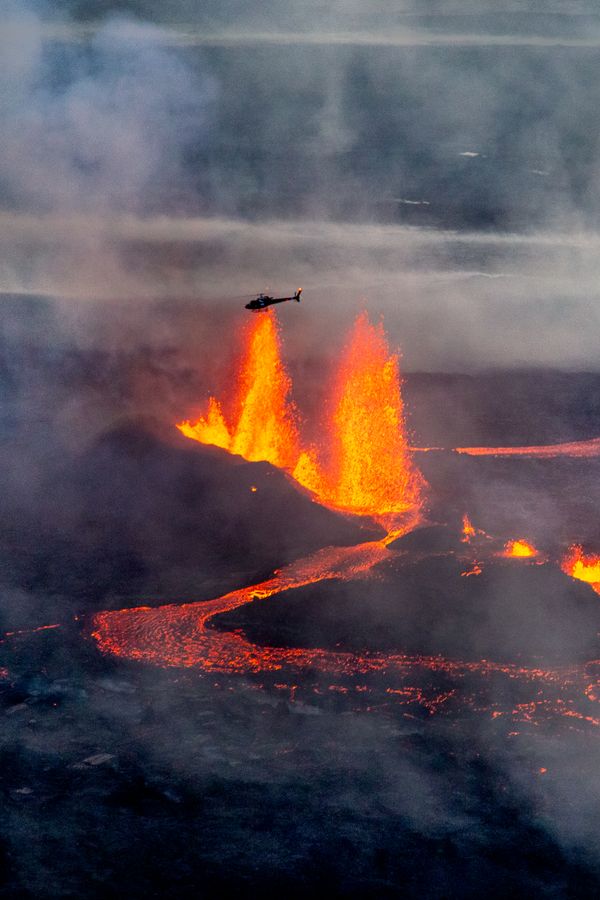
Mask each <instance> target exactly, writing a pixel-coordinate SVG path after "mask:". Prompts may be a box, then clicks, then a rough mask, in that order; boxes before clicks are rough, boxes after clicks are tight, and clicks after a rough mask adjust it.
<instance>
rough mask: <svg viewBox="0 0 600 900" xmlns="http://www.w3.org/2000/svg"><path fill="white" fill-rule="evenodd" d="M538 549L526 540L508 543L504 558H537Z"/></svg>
mask: <svg viewBox="0 0 600 900" xmlns="http://www.w3.org/2000/svg"><path fill="white" fill-rule="evenodd" d="M537 555H538V551H537V550H536V548H535V547H534V546H533V545H532V544H530V543H529V542H528V541H525V540H522V539H521V540H517V541H507V542H506V544H505V545H504V550H503V551H502V556H508V557H531V556H537Z"/></svg>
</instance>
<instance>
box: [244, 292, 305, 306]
mask: <svg viewBox="0 0 600 900" xmlns="http://www.w3.org/2000/svg"><path fill="white" fill-rule="evenodd" d="M301 293H302V288H298V290H297V291H296V293H295V294H294V296H293V297H269V296H267V294H259V295H258V297H256V298H255V299H254V300H251V301H250V303H246V309H253V310H255V311H256V310H261V309H266V308H267V307H268V306H273V304H274V303H285V302H286V301H287V300H295V301H296V302H297V303H300V294H301Z"/></svg>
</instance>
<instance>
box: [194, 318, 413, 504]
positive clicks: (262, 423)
mask: <svg viewBox="0 0 600 900" xmlns="http://www.w3.org/2000/svg"><path fill="white" fill-rule="evenodd" d="M280 350H281V348H280V341H279V335H278V329H277V324H276V319H275V315H274V314H266V315H261V316H260V317H257V318H256V319H255V320H254V322H253V324H252V326H251V328H250V329H249V333H248V340H247V346H246V352H245V358H244V363H243V366H242V371H241V375H240V379H239V384H238V393H237V400H236V403H235V404H234V405H235V407H236V409H237V419H236V421H235V423H233V424H231V425H229V424H228V423H227V421H226V419H225V416H224V413H223V408H222V406H221V404H220V403H219V402H218V401H217V400H216V399H215V398H214V397H211V398H210V401H209V406H208V410H207V413H206V416H205V417H203V418H201V419H200V420H199V421H198V422H196V423H195V424H192V423H191V422H189V421H186V422H181V423H180V424H179V425H178V426H177V427H178V428H179V430H180V431H181V432H182V434H184V435H185V436H186V437H189V438H192V439H193V440H197V441H199V442H200V443H203V444H215V445H216V446H218V447H222V448H223V449H226V450H229V451H230V452H231V453H236V454H239V455H240V456H243V457H244V458H245V459H248V460H252V461H258V460H266V461H267V462H270V463H272V464H273V465H275V466H279V467H280V468H283V469H286V470H287V471H289V472H290V473H291V474H293V477H294V478H295V479H296V481H298V482H299V483H300V484H301V485H303V487H305V488H307V489H308V490H310V491H312V492H313V493H314V495H315V497H316V499H318V500H319V501H320V502H321V503H324V504H326V505H328V506H330V507H333V508H335V509H340V510H344V511H346V512H351V513H354V514H358V515H370V516H378V517H379V516H384V517H386V516H387V517H389V516H390V514H406V513H408V514H412V515H413V517H414V514H415V513H418V510H419V508H420V503H421V495H422V490H423V486H424V482H423V479H422V477H421V475H420V474H419V472H418V471H417V469H416V468H415V467H414V465H413V463H412V459H411V456H410V450H409V447H408V441H407V437H406V429H405V423H404V410H403V403H402V395H401V392H400V373H399V365H398V357H397V356H396V355H394V354H390V351H389V348H388V346H387V342H386V339H385V333H384V330H383V325H377V326H375V325H372V324H371V323H370V322H369V319H368V317H367V315H366V313H363V314H362V315H360V316H359V317H358V319H357V320H356V323H355V325H354V329H353V332H352V335H351V337H350V341H349V343H348V345H347V347H346V350H345V352H344V355H343V358H342V360H341V363H340V366H339V369H338V373H337V377H336V378H335V381H334V386H333V389H332V398H331V402H330V404H329V407H330V408H331V409H333V416H332V421H331V422H330V423H329V424H326V428H325V435H324V441H323V446H320V447H318V448H311V449H302V448H301V446H300V441H299V437H298V429H297V425H296V416H295V409H294V406H293V404H292V402H291V399H290V393H291V381H290V378H289V376H288V374H287V372H286V371H285V368H284V365H283V362H282V360H281V352H280Z"/></svg>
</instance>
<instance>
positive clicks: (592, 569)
mask: <svg viewBox="0 0 600 900" xmlns="http://www.w3.org/2000/svg"><path fill="white" fill-rule="evenodd" d="M561 568H562V570H563V572H565V573H566V574H567V575H570V576H571V578H577V579H578V580H579V581H585V582H587V584H590V585H591V586H592V588H593V589H594V590H595V591H596V593H597V594H600V555H596V554H592V553H584V552H583V548H582V547H581V546H579V544H573V545H572V546H571V547H569V550H568V552H567V553H566V555H565V556H564V557H563V560H562V562H561Z"/></svg>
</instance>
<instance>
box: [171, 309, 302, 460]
mask: <svg viewBox="0 0 600 900" xmlns="http://www.w3.org/2000/svg"><path fill="white" fill-rule="evenodd" d="M291 387H292V385H291V381H290V378H289V376H288V374H287V372H286V371H285V368H284V366H283V363H282V361H281V354H280V345H279V334H278V329H277V320H276V318H275V316H274V315H269V314H268V313H267V314H263V315H261V316H259V317H256V318H255V319H254V320H253V322H252V325H251V327H250V328H249V329H248V332H247V339H246V350H245V354H244V361H243V365H242V369H241V372H240V378H239V388H238V396H237V398H236V402H235V404H234V406H235V413H236V420H235V424H234V425H232V426H231V427H229V426H228V425H227V422H226V420H225V416H224V414H223V410H222V408H221V404H220V403H219V402H218V400H216V399H215V398H214V397H211V398H210V401H209V406H208V412H207V414H206V417H205V418H201V419H199V420H198V422H196V423H195V424H192V423H191V422H181V423H180V424H179V425H178V426H177V427H178V428H179V430H180V431H181V433H182V434H184V435H185V436H186V437H189V438H192V439H193V440H196V441H199V442H200V443H201V444H214V445H216V446H217V447H222V448H223V449H225V450H229V451H230V453H236V454H239V455H240V456H243V457H244V458H245V459H248V460H251V461H253V462H257V461H259V460H266V461H267V462H270V463H272V464H273V465H274V466H279V467H280V468H284V469H291V468H293V467H294V466H295V464H296V462H297V459H298V455H299V448H298V431H297V427H296V422H295V416H294V408H293V405H292V403H291V401H290V399H289V395H290V391H291Z"/></svg>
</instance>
